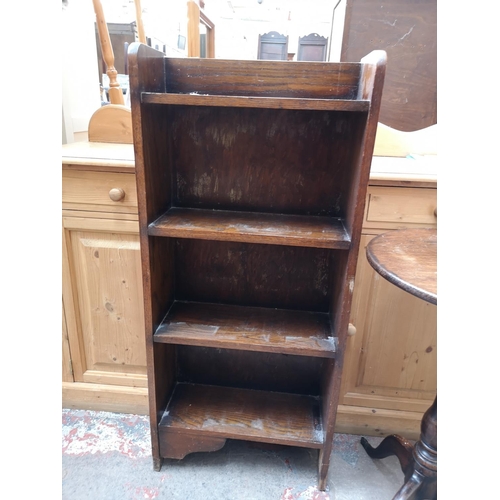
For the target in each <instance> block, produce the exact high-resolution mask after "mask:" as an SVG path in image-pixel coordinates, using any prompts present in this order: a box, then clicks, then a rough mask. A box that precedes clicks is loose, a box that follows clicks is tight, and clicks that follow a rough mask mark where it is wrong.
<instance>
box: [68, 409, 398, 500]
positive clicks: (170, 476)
mask: <svg viewBox="0 0 500 500" xmlns="http://www.w3.org/2000/svg"><path fill="white" fill-rule="evenodd" d="M62 431H63V432H62V498H63V500H66V499H67V500H86V499H89V500H90V499H91V500H129V499H130V500H139V499H166V500H176V499H179V500H181V499H182V500H390V499H392V497H393V495H394V494H395V493H396V491H397V490H398V489H399V488H400V486H401V485H402V484H403V473H402V472H401V469H400V466H399V462H398V460H397V458H396V457H388V458H385V459H383V460H375V461H374V460H372V459H371V458H369V457H368V456H367V455H366V453H365V451H364V449H363V448H362V446H361V445H360V444H359V440H360V436H353V435H347V434H336V435H335V443H334V452H333V457H332V461H331V463H330V472H329V478H328V488H327V491H325V492H321V491H319V490H318V489H317V487H316V485H317V482H316V481H317V456H318V455H317V452H316V451H315V450H310V449H305V448H294V447H287V446H274V445H259V444H257V443H250V442H245V441H230V440H228V441H227V443H226V445H225V446H224V448H222V450H220V451H217V452H212V453H194V454H192V455H188V456H187V457H186V458H184V459H183V460H166V461H165V462H164V465H163V467H162V470H161V471H160V472H155V471H154V470H153V463H152V459H151V451H150V434H149V419H148V417H145V416H139V415H128V414H117V413H108V412H94V411H86V410H63V412H62ZM368 440H369V441H370V443H371V444H372V445H377V444H378V443H379V442H380V441H381V439H380V438H368Z"/></svg>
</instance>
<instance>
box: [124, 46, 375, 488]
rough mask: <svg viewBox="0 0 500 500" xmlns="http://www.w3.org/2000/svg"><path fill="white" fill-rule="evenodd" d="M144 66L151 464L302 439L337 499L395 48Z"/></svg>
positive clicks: (142, 161) (147, 59) (135, 65)
mask: <svg viewBox="0 0 500 500" xmlns="http://www.w3.org/2000/svg"><path fill="white" fill-rule="evenodd" d="M129 67H130V82H131V100H132V117H133V124H134V147H135V156H136V171H137V194H138V206H139V221H140V231H141V252H142V269H143V286H144V305H145V308H144V310H145V328H146V344H147V356H148V381H149V396H150V418H151V434H152V448H153V450H152V451H153V460H154V466H155V468H156V469H157V470H159V469H160V468H161V465H162V459H163V458H182V457H184V456H185V455H186V454H188V453H192V452H199V451H214V450H217V449H220V448H221V447H222V446H223V445H224V442H225V440H226V439H246V440H250V441H259V442H268V443H280V444H286V445H295V446H305V447H310V448H314V449H318V450H319V486H320V488H321V489H324V488H325V487H326V476H327V472H328V467H329V462H330V454H331V450H332V444H333V431H334V424H335V416H336V407H337V404H338V398H339V387H340V376H341V368H342V358H343V352H344V349H345V339H346V334H347V327H348V322H349V311H350V303H351V297H352V292H353V286H354V273H355V268H356V259H357V254H358V249H359V241H360V233H361V224H362V220H363V210H364V202H365V197H366V188H367V183H368V177H369V171H370V162H371V157H372V152H373V145H374V139H375V131H376V125H377V117H378V111H379V104H380V97H381V91H382V85H383V77H384V71H385V53H383V52H374V53H372V54H370V55H369V56H367V57H366V58H365V59H363V60H362V61H361V62H360V63H342V64H338V63H293V62H284V63H282V64H281V63H276V62H268V61H220V60H213V59H212V60H211V59H195V58H188V59H171V58H166V57H165V56H164V54H162V53H160V52H157V51H155V50H153V49H151V48H149V47H146V46H144V45H141V44H134V45H133V46H131V49H130V51H129Z"/></svg>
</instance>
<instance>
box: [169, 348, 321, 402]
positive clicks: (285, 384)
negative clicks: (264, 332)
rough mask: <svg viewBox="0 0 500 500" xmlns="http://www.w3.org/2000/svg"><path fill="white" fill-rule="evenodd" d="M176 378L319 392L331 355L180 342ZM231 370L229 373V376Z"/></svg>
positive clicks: (278, 389) (208, 382)
mask: <svg viewBox="0 0 500 500" xmlns="http://www.w3.org/2000/svg"><path fill="white" fill-rule="evenodd" d="M176 351H177V353H176V354H177V371H176V376H177V381H179V382H186V383H192V384H208V385H216V386H223V387H236V388H240V389H257V390H264V391H273V392H286V393H289V394H302V395H306V396H319V395H320V386H321V381H322V379H323V377H325V365H326V364H327V363H328V362H329V361H330V360H329V359H328V358H319V357H313V356H290V355H289V354H278V353H269V352H255V351H242V350H236V349H219V348H212V347H199V346H186V345H177V346H176ZM228 374H230V376H228Z"/></svg>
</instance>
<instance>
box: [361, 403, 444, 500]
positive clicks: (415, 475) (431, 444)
mask: <svg viewBox="0 0 500 500" xmlns="http://www.w3.org/2000/svg"><path fill="white" fill-rule="evenodd" d="M420 429H421V433H420V439H419V441H417V442H416V443H415V446H412V445H411V444H410V443H409V442H408V441H407V440H406V439H404V438H402V437H401V436H397V435H392V436H387V437H386V438H385V439H384V440H383V441H382V442H381V443H380V444H379V445H378V446H377V447H376V448H373V446H371V445H370V444H369V443H368V441H367V440H366V438H364V437H363V438H361V444H362V445H363V448H364V449H365V450H366V452H367V453H368V455H369V456H370V457H371V458H385V457H389V456H393V455H396V456H397V457H398V459H399V463H400V464H401V469H402V470H403V473H404V475H405V483H404V484H403V486H402V487H401V488H400V489H399V491H398V492H397V493H396V495H395V496H394V498H393V500H409V499H415V500H424V499H425V500H434V499H436V498H437V396H436V398H435V399H434V403H433V404H432V406H431V407H430V408H429V409H428V410H427V411H426V412H425V413H424V416H423V418H422V424H421V427H420Z"/></svg>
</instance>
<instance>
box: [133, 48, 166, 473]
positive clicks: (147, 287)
mask: <svg viewBox="0 0 500 500" xmlns="http://www.w3.org/2000/svg"><path fill="white" fill-rule="evenodd" d="M163 59H164V55H163V53H161V52H159V51H156V50H154V49H151V48H150V47H147V46H146V45H144V44H140V43H132V44H131V45H130V46H129V52H128V62H129V75H130V76H129V78H130V99H131V111H132V127H133V138H134V154H135V167H136V180H137V196H138V209H139V224H140V244H141V267H142V276H143V292H144V318H145V320H144V321H145V323H144V324H145V336H146V358H147V366H148V394H149V408H150V410H149V417H150V423H151V444H152V455H153V462H154V464H155V466H156V467H161V461H162V458H161V456H160V444H159V440H158V422H159V418H160V416H161V414H162V413H163V411H164V409H165V407H166V405H167V403H168V400H169V398H170V395H171V393H172V391H173V388H174V383H175V378H174V377H175V351H174V348H173V347H172V346H169V345H165V344H156V345H153V332H154V330H155V329H156V328H157V327H158V325H159V324H160V322H161V320H162V318H163V317H164V315H165V314H166V312H167V311H168V308H169V306H170V304H171V303H172V301H173V275H172V272H171V270H172V262H173V259H172V258H170V259H169V258H168V256H169V255H170V256H171V255H172V250H171V245H170V242H169V241H166V240H163V241H161V240H160V241H158V240H155V241H153V240H151V241H150V237H149V236H148V234H147V226H148V224H149V223H150V222H152V221H153V220H155V219H156V218H157V217H159V216H160V215H161V214H162V213H164V212H165V211H166V210H167V209H168V208H169V207H170V203H171V187H170V186H171V172H170V171H169V169H168V168H165V158H168V143H167V141H165V140H159V137H158V135H157V134H158V133H160V134H163V135H165V126H166V123H165V121H162V120H161V119H160V117H161V112H160V110H158V109H155V108H151V107H149V108H147V109H146V108H144V107H143V106H141V104H140V95H141V93H142V92H162V91H165V78H164V62H163ZM159 256H161V258H159Z"/></svg>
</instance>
